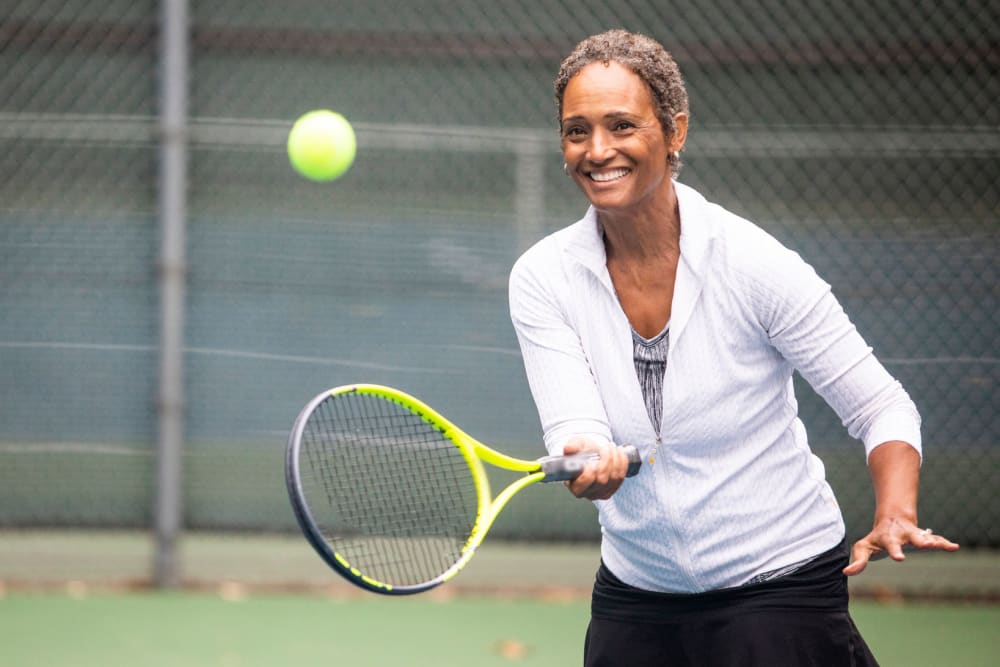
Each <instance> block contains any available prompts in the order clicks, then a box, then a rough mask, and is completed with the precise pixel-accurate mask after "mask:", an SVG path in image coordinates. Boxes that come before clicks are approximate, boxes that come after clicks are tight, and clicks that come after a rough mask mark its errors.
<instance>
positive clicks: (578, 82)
mask: <svg viewBox="0 0 1000 667" xmlns="http://www.w3.org/2000/svg"><path fill="white" fill-rule="evenodd" d="M555 91H556V101H557V105H558V109H559V122H560V133H561V141H562V151H563V158H564V160H565V163H566V172H567V174H568V175H570V176H571V177H572V178H573V180H574V182H575V183H576V184H577V185H578V186H579V188H580V191H581V192H582V193H583V194H584V196H585V197H586V199H587V201H588V202H589V204H590V208H589V210H588V211H587V213H586V215H585V216H584V218H583V219H582V220H580V221H578V222H577V223H576V224H573V225H570V226H569V227H566V228H564V229H562V230H560V231H557V232H555V233H554V234H552V235H550V236H549V237H547V238H545V239H542V240H541V241H540V242H538V243H537V244H536V245H535V246H533V247H532V248H530V249H529V250H528V251H527V252H526V253H524V255H522V256H521V258H520V259H519V260H518V262H517V263H516V264H515V266H514V268H513V270H512V271H511V276H510V311H511V318H512V321H513V323H514V328H515V330H516V332H517V335H518V340H519V342H520V345H521V351H522V355H523V358H524V363H525V369H526V371H527V376H528V380H529V383H530V385H531V389H532V394H533V396H534V399H535V404H536V406H537V408H538V412H539V416H540V418H541V422H542V427H543V429H544V432H545V444H546V447H547V448H548V449H549V451H550V453H552V454H563V453H565V454H572V453H577V452H582V451H596V452H598V453H599V460H598V462H597V463H594V464H591V465H590V466H588V468H587V469H586V470H585V471H584V473H583V474H582V475H580V476H579V477H578V478H576V479H575V480H573V481H571V482H567V483H566V485H567V487H568V488H569V490H570V492H571V493H572V494H573V495H575V496H577V497H580V498H587V499H590V500H593V501H598V502H597V507H598V514H599V518H600V521H601V527H602V531H601V534H602V544H601V560H602V563H601V566H600V569H599V570H598V572H597V577H596V583H595V586H594V591H593V602H592V611H591V622H590V626H589V628H588V631H587V639H586V643H585V665H590V666H596V665H618V664H628V665H633V666H640V665H660V664H664V663H665V662H669V663H670V664H677V665H687V664H692V665H694V664H696V665H700V666H706V665H708V666H711V665H727V666H728V665H763V664H768V665H771V664H774V665H778V664H781V665H789V664H795V665H833V664H836V665H848V664H850V665H874V664H876V662H875V659H874V657H873V656H872V655H871V653H870V651H869V650H868V647H867V646H866V645H865V642H864V640H862V639H861V637H860V635H859V634H858V631H857V629H856V628H855V626H854V623H853V621H852V620H851V617H850V615H849V614H848V609H847V602H848V595H847V580H846V575H850V574H858V573H860V572H861V571H862V570H863V569H864V568H865V565H866V564H867V562H868V560H869V559H870V558H872V557H877V556H880V555H885V554H888V555H889V556H891V557H892V558H893V559H895V560H902V559H903V558H904V555H903V547H904V546H910V547H916V548H920V549H943V550H949V551H951V550H955V549H957V548H958V545H957V544H954V543H952V542H951V541H949V540H947V539H946V538H944V537H941V536H939V535H936V534H933V533H931V532H929V531H924V530H921V529H920V528H918V526H917V518H916V507H917V502H916V501H917V486H918V476H919V468H920V461H921V441H920V417H919V415H918V414H917V411H916V408H915V407H914V404H913V402H912V401H911V400H910V398H909V396H908V395H907V394H906V392H905V391H904V390H903V388H902V387H901V386H900V384H899V383H898V382H897V381H896V380H895V379H894V378H893V377H892V376H890V375H889V374H888V372H887V371H886V370H885V368H884V367H883V366H882V365H881V364H880V363H879V362H878V360H877V359H876V358H875V357H874V356H873V355H872V351H871V348H869V347H868V345H867V343H866V342H865V341H864V339H862V337H861V336H860V334H859V333H858V332H857V330H856V329H855V327H854V325H853V324H852V323H851V321H850V320H849V319H848V317H847V315H846V314H845V313H844V311H843V309H842V308H841V307H840V304H839V303H838V302H837V300H836V299H835V298H834V296H833V294H832V293H831V291H830V285H829V284H827V283H826V282H825V281H823V280H822V279H821V278H820V277H819V276H818V275H817V274H816V272H815V271H814V270H813V269H812V267H811V266H809V265H808V264H806V263H805V262H804V261H803V260H802V258H801V257H799V256H798V255H797V254H795V253H794V252H792V251H790V250H788V249H787V248H785V247H784V246H782V245H781V244H780V243H779V242H778V241H777V240H775V239H774V238H773V237H771V236H770V235H768V234H767V233H766V232H765V231H763V230H762V229H761V228H759V227H757V226H756V225H755V224H753V223H751V222H749V221H747V220H744V219H742V218H739V217H737V216H735V215H733V214H732V213H729V212H728V211H726V210H724V209H722V208H721V207H719V206H717V205H714V204H712V203H710V202H709V201H707V200H706V199H705V198H704V197H703V196H702V195H701V194H699V193H698V192H695V191H694V190H692V189H691V188H689V187H687V186H684V185H682V184H681V183H680V182H678V181H677V180H676V178H677V176H678V174H679V171H680V152H681V151H682V150H683V148H684V144H685V141H686V140H687V134H688V124H689V120H688V102H687V94H686V92H685V91H684V84H683V81H682V79H681V75H680V72H679V71H678V68H677V65H676V63H675V62H674V60H673V58H671V56H670V54H669V53H668V52H667V51H666V50H665V49H664V48H663V47H662V46H661V45H660V44H658V43H657V42H655V41H654V40H652V39H649V38H648V37H644V36H642V35H635V34H632V33H627V32H625V31H621V30H614V31H610V32H607V33H604V34H600V35H595V36H593V37H590V38H588V39H586V40H584V41H583V42H581V43H580V44H579V45H577V47H576V48H575V49H574V51H573V53H572V54H571V55H570V56H569V57H568V58H567V59H566V60H565V61H564V62H563V64H562V67H561V68H560V72H559V75H558V77H557V79H556V82H555ZM795 371H798V372H799V373H801V375H802V376H803V377H804V378H805V379H806V380H807V381H809V382H810V383H811V384H812V386H813V388H814V389H816V391H817V392H818V393H819V394H820V395H822V396H823V398H824V399H825V400H826V401H827V403H829V404H830V406H831V407H832V408H833V409H834V410H835V411H836V412H837V413H838V414H839V415H840V417H841V419H842V420H843V423H844V424H845V425H846V426H847V430H848V433H850V435H852V436H853V437H855V438H858V439H860V440H861V441H862V442H863V443H864V446H865V453H866V454H867V455H868V465H869V470H870V473H871V477H872V480H873V482H874V485H875V496H876V508H875V522H874V527H873V529H872V532H871V533H870V534H869V535H867V536H866V537H864V538H863V539H861V540H860V541H858V542H857V543H856V544H855V545H854V549H853V552H852V554H851V555H850V557H849V555H848V548H847V545H846V542H845V528H844V521H843V518H842V516H841V514H840V510H839V507H838V504H837V501H836V499H835V497H834V494H833V490H832V489H831V487H830V485H829V484H828V483H827V481H826V479H825V476H824V469H823V464H822V463H821V462H820V460H819V459H818V458H817V457H816V456H814V455H813V454H812V452H811V451H810V449H809V444H808V439H807V437H806V431H805V427H804V425H803V424H802V422H801V421H800V420H799V417H798V414H797V402H796V399H795V396H794V393H793V386H792V382H791V379H792V373H793V372H795ZM625 444H628V445H634V446H636V447H637V448H638V449H639V451H640V452H642V453H643V456H644V458H645V459H646V462H647V463H648V465H644V466H643V468H642V471H641V472H640V474H639V475H638V476H636V477H635V478H633V479H629V480H626V479H625V470H626V458H625V456H624V454H623V451H622V447H621V445H625Z"/></svg>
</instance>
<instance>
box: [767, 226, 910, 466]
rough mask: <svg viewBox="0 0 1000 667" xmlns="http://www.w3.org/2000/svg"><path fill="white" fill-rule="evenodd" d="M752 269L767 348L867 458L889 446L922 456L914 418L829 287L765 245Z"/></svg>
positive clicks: (795, 259)
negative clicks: (905, 446)
mask: <svg viewBox="0 0 1000 667" xmlns="http://www.w3.org/2000/svg"><path fill="white" fill-rule="evenodd" d="M764 245H765V247H764V248H762V249H761V250H762V251H763V254H764V255H765V256H766V258H767V261H763V262H754V267H755V268H754V269H753V272H754V275H753V277H752V279H751V280H750V281H749V282H750V283H751V284H752V285H753V286H754V289H753V293H754V294H753V299H752V300H753V302H754V307H755V310H756V312H757V314H758V317H759V318H760V321H761V324H762V326H764V328H765V330H766V331H767V335H768V338H769V339H770V341H771V344H772V345H773V346H774V347H775V349H777V350H778V351H779V352H780V353H781V355H782V356H783V357H784V358H785V359H787V360H788V361H789V362H790V363H791V364H792V365H793V366H794V368H795V369H796V370H798V371H799V373H800V374H801V375H802V377H803V378H805V380H806V381H807V382H809V384H810V385H811V386H812V387H813V389H815V390H816V392H817V393H818V394H819V395H820V396H822V397H823V399H824V400H825V401H826V402H827V403H828V404H829V405H830V407H831V408H833V410H834V411H835V412H836V413H837V415H838V416H839V417H840V419H841V421H842V422H843V424H844V426H845V427H846V428H847V431H848V433H849V434H850V435H851V436H852V437H854V438H858V439H860V440H861V441H862V442H863V443H864V445H865V451H866V454H868V455H870V454H871V452H872V450H873V449H875V447H877V446H878V445H880V444H882V443H884V442H888V441H890V440H901V441H903V442H906V443H908V444H909V445H911V446H912V447H913V448H914V449H916V450H917V451H918V452H921V451H922V443H921V436H920V414H919V413H918V411H917V408H916V406H915V405H914V403H913V401H912V400H911V399H910V396H909V395H908V394H907V393H906V391H905V390H904V389H903V387H902V385H901V384H900V383H899V382H898V381H897V380H896V379H895V378H894V377H893V376H892V375H890V373H889V372H888V371H887V370H886V369H885V367H884V366H883V365H882V364H881V363H880V362H879V361H878V359H876V358H875V355H874V354H873V353H872V348H871V347H870V346H869V345H868V344H867V343H866V342H865V340H864V339H863V338H862V337H861V335H860V334H859V333H858V331H857V329H856V328H855V326H854V324H853V323H852V322H851V320H850V318H849V317H848V316H847V314H846V313H845V312H844V309H843V308H842V307H841V305H840V303H839V302H838V301H837V299H836V298H835V297H834V295H833V293H832V291H831V288H830V285H829V284H827V283H826V282H825V281H823V280H822V279H821V278H820V277H819V276H818V275H817V274H816V272H815V271H814V270H813V268H812V267H811V266H810V265H809V264H807V263H806V262H805V261H804V260H802V258H801V257H799V255H798V254H797V253H795V252H793V251H791V250H788V249H787V248H784V247H783V246H781V245H780V244H779V243H778V242H777V241H775V240H773V239H770V241H768V242H765V243H764Z"/></svg>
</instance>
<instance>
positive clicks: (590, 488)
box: [563, 437, 629, 500]
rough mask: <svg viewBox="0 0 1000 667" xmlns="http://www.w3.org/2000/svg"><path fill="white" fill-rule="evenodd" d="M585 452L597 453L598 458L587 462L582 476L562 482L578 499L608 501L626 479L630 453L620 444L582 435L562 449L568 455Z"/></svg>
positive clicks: (571, 440)
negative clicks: (617, 445) (628, 454)
mask: <svg viewBox="0 0 1000 667" xmlns="http://www.w3.org/2000/svg"><path fill="white" fill-rule="evenodd" d="M582 452H596V453H597V455H598V457H599V458H598V459H597V460H596V461H593V462H591V463H588V464H587V465H586V467H585V468H584V469H583V472H582V473H581V474H580V476H579V477H577V478H576V479H574V480H570V481H567V482H563V483H564V484H565V485H566V488H568V489H569V490H570V493H572V494H573V495H574V496H576V497H577V498H586V499H588V500H607V499H608V498H610V497H611V496H613V495H614V494H615V491H617V490H618V487H619V486H621V485H622V482H623V481H625V475H626V473H627V472H628V466H629V460H628V456H627V455H626V454H625V452H624V451H623V450H622V448H621V447H616V446H615V445H613V444H611V443H600V442H595V441H594V440H590V439H588V438H583V437H576V438H572V439H570V441H569V442H567V443H566V446H565V447H564V448H563V454H567V455H568V454H580V453H582Z"/></svg>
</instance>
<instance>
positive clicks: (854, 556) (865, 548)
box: [843, 540, 872, 577]
mask: <svg viewBox="0 0 1000 667" xmlns="http://www.w3.org/2000/svg"><path fill="white" fill-rule="evenodd" d="M871 555H872V548H871V547H870V546H869V545H867V544H866V543H865V542H864V540H859V541H857V542H855V543H854V548H853V549H852V550H851V562H850V563H848V565H847V567H845V568H844V569H843V573H844V574H846V575H847V576H849V577H851V576H854V575H856V574H861V573H862V572H864V570H865V568H866V567H868V560H869V559H870V558H871Z"/></svg>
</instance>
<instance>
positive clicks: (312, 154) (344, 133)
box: [288, 109, 358, 181]
mask: <svg viewBox="0 0 1000 667" xmlns="http://www.w3.org/2000/svg"><path fill="white" fill-rule="evenodd" d="M357 148H358V141H357V137H356V136H355V134H354V128H353V127H351V124H350V123H349V122H347V119H346V118H344V117H343V116H342V115H340V114H339V113H337V112H335V111H328V110H326V109H319V110H316V111H310V112H308V113H306V114H303V115H302V116H301V117H300V118H299V119H298V120H297V121H295V124H294V125H292V130H291V132H289V133H288V159H289V160H290V161H291V163H292V166H293V167H295V170H296V171H298V172H299V173H300V174H302V175H303V176H305V177H306V178H308V179H310V180H313V181H332V180H333V179H335V178H340V177H341V176H343V175H344V172H346V171H347V170H348V169H350V167H351V164H352V163H353V162H354V155H355V153H357Z"/></svg>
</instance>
